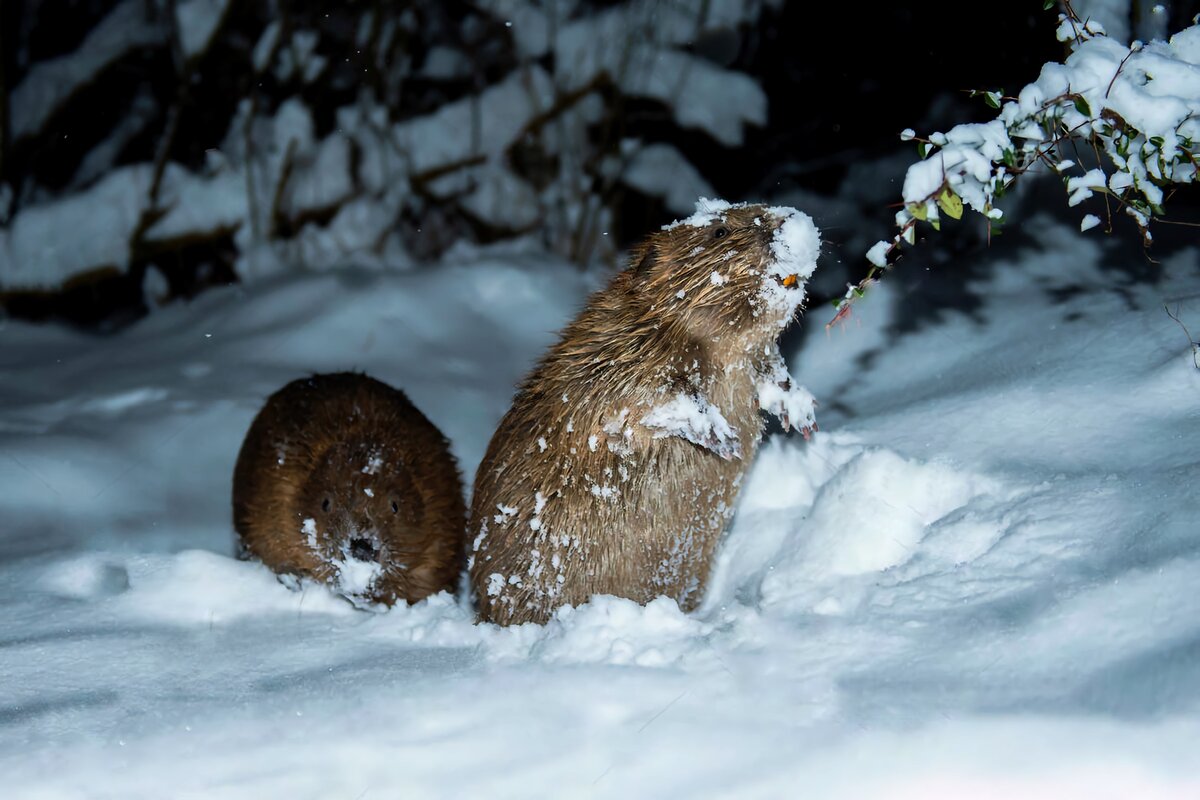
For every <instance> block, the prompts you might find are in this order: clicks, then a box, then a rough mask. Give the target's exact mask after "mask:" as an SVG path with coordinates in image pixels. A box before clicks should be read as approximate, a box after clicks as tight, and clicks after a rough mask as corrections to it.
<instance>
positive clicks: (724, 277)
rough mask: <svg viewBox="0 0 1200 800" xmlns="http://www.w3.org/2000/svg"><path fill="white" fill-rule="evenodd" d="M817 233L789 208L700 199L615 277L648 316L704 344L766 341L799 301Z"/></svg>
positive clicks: (813, 263)
mask: <svg viewBox="0 0 1200 800" xmlns="http://www.w3.org/2000/svg"><path fill="white" fill-rule="evenodd" d="M819 250H820V234H819V232H818V231H817V227H816V225H814V224H813V221H812V219H811V218H810V217H809V216H808V215H806V214H803V213H801V212H799V211H797V210H796V209H794V208H787V207H782V206H777V207H768V206H764V205H752V204H745V203H743V204H739V205H730V204H729V203H725V202H723V201H714V200H701V201H700V202H699V203H697V204H696V213H695V214H693V215H692V216H691V217H689V218H688V219H685V220H682V221H680V222H674V223H672V224H670V225H667V226H665V227H664V228H663V229H662V230H661V231H659V232H657V233H654V234H652V235H650V236H649V237H648V238H647V239H646V241H645V242H643V243H642V244H641V245H640V246H639V247H638V248H636V249H635V250H634V253H633V258H632V259H631V265H630V267H629V269H628V270H626V272H625V273H624V274H623V276H622V278H623V279H624V281H625V282H626V288H627V290H628V291H629V292H631V293H632V294H633V296H636V297H639V298H642V299H644V300H645V301H646V302H647V303H648V304H649V307H648V308H647V312H646V313H648V314H651V315H655V316H659V317H660V318H661V319H664V320H670V321H672V322H675V323H678V324H680V325H682V326H683V327H684V328H685V329H686V330H687V331H688V332H689V333H690V334H691V335H694V336H697V337H700V338H703V339H705V340H710V341H711V340H728V341H731V342H732V341H737V342H742V343H745V344H746V345H753V344H758V343H759V342H761V341H762V340H763V339H774V338H775V337H777V336H778V335H779V332H780V331H781V330H782V329H783V328H784V327H785V326H786V325H787V324H788V323H789V322H790V321H791V320H792V318H793V317H794V316H795V314H796V312H797V310H798V309H799V308H800V306H801V304H802V303H803V301H804V297H805V292H804V286H805V283H806V282H807V280H808V278H809V276H811V275H812V273H813V270H814V269H815V268H816V262H817V255H818V252H819Z"/></svg>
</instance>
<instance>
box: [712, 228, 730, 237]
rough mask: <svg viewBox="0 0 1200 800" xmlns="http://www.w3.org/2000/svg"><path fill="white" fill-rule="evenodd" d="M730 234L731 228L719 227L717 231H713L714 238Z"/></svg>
mask: <svg viewBox="0 0 1200 800" xmlns="http://www.w3.org/2000/svg"><path fill="white" fill-rule="evenodd" d="M728 235H729V228H717V229H716V230H715V231H713V238H714V239H724V238H725V237H726V236H728Z"/></svg>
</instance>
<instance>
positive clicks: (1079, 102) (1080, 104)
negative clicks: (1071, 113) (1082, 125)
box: [1075, 95, 1092, 117]
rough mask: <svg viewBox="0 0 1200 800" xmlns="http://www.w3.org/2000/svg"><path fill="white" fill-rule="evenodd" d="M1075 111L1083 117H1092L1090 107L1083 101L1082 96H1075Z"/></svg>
mask: <svg viewBox="0 0 1200 800" xmlns="http://www.w3.org/2000/svg"><path fill="white" fill-rule="evenodd" d="M1075 110H1076V111H1078V112H1079V113H1080V114H1083V115H1084V116H1085V117H1090V116H1091V115H1092V109H1091V106H1089V105H1088V103H1087V100H1084V99H1083V95H1075Z"/></svg>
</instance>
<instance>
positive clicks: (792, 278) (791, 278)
mask: <svg viewBox="0 0 1200 800" xmlns="http://www.w3.org/2000/svg"><path fill="white" fill-rule="evenodd" d="M799 282H800V281H799V279H798V278H797V277H796V273H794V272H793V273H792V274H791V275H788V276H787V277H786V278H784V279H783V285H784V286H785V287H786V288H788V289H790V288H792V287H793V286H795V285H796V284H797V283H799Z"/></svg>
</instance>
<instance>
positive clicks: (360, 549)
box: [350, 539, 379, 561]
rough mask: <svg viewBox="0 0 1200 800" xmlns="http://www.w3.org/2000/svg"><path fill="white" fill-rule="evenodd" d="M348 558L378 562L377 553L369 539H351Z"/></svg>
mask: <svg viewBox="0 0 1200 800" xmlns="http://www.w3.org/2000/svg"><path fill="white" fill-rule="evenodd" d="M350 557H351V558H353V559H355V560H357V561H378V560H379V551H378V550H376V549H375V545H374V544H372V543H371V540H370V539H351V540H350Z"/></svg>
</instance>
